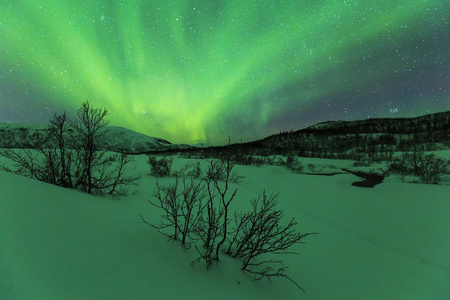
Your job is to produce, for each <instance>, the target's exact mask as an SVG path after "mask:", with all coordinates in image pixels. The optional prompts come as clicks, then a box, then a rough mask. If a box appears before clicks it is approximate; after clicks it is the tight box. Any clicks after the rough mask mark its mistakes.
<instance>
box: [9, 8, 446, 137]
mask: <svg viewBox="0 0 450 300" xmlns="http://www.w3.org/2000/svg"><path fill="white" fill-rule="evenodd" d="M448 4H449V3H448V2H447V3H446V4H445V1H424V0H411V1H405V0H401V1H395V0H380V1H377V2H370V1H369V2H368V1H362V0H353V1H352V0H347V1H345V0H339V1H337V0H328V1H316V0H314V1H313V0H310V1H304V0H293V1H281V0H279V1H275V0H274V1H263V0H261V1H251V0H248V1H243V0H240V1H181V0H178V1H168V0H164V1H143V0H141V1H140V0H127V1H114V0H77V1H72V0H65V1H47V0H46V1H43V0H28V1H26V0H22V1H20V0H14V1H9V0H6V1H5V0H3V1H2V4H0V8H1V9H0V23H1V24H0V36H1V37H0V46H1V51H2V56H1V57H0V67H2V70H3V72H2V77H1V79H2V80H5V78H6V76H8V78H6V79H7V80H9V82H11V84H10V85H6V84H5V85H3V86H2V89H5V87H8V88H9V89H13V90H14V89H16V90H15V91H9V93H10V94H9V95H10V96H11V95H13V96H14V97H16V103H15V110H16V111H21V110H23V111H27V109H28V110H29V109H30V108H29V107H32V108H33V109H35V110H36V108H37V107H39V108H40V109H42V108H43V107H48V106H51V107H52V109H54V110H55V111H57V109H59V110H62V109H69V110H74V109H76V108H78V107H79V106H80V104H81V102H82V101H84V100H90V101H91V102H92V103H93V104H94V105H102V106H105V107H106V108H107V109H108V110H109V112H110V116H109V119H110V120H111V124H112V125H118V126H123V127H127V128H129V129H133V130H136V131H138V132H142V133H145V134H147V135H150V136H158V137H162V138H165V139H167V140H169V141H171V142H175V143H193V142H205V141H206V142H208V143H212V144H214V143H223V142H225V141H227V140H228V136H229V135H231V136H232V137H233V138H235V139H240V138H244V140H249V139H255V138H260V137H263V136H265V135H268V134H271V133H275V132H276V131H279V130H288V129H298V127H299V126H300V125H299V124H300V123H299V122H298V121H296V120H297V119H298V118H299V117H300V113H299V111H302V110H303V111H309V112H311V113H313V112H316V113H318V110H319V109H321V107H322V106H324V105H328V106H330V105H332V106H333V107H341V109H342V106H343V104H342V105H341V104H340V103H341V102H343V101H344V100H343V99H345V101H346V103H347V102H348V101H349V99H353V100H351V101H352V105H353V107H354V110H359V111H360V114H359V115H358V113H357V112H356V111H354V112H353V114H354V116H355V117H358V116H359V117H365V116H368V115H369V114H371V115H370V116H377V115H383V114H386V113H387V112H388V109H389V108H391V112H395V111H394V110H392V107H394V106H395V103H396V102H399V101H400V102H401V101H404V100H402V99H400V98H401V96H399V93H400V92H399V89H401V88H403V87H404V86H405V84H404V83H405V82H408V84H411V82H414V78H413V77H414V76H416V73H415V72H414V71H418V70H421V69H426V66H427V64H429V62H430V60H433V59H434V60H436V56H433V55H431V56H430V57H429V59H423V53H424V52H427V53H429V52H430V51H432V49H431V47H436V45H441V44H439V42H436V40H439V39H441V42H442V43H443V44H444V42H448V35H447V36H446V37H444V39H443V40H442V38H439V37H437V38H434V39H433V41H435V42H434V43H430V42H429V38H430V39H431V37H432V36H433V35H436V34H440V33H441V32H444V31H445V30H447V29H448V28H449V26H448V22H447V21H446V19H447V18H448V15H449V9H448ZM436 28H438V29H436ZM436 32H437V33H436ZM423 40H425V42H423V43H425V44H428V45H421V46H420V47H421V48H420V49H419V50H416V51H414V50H411V51H412V52H411V53H409V54H408V55H407V60H408V61H407V62H406V63H405V55H399V54H398V53H396V52H398V51H399V49H400V51H406V50H407V49H414V47H415V45H416V44H417V43H419V42H422V41H423ZM416 48H417V47H416ZM447 50H448V49H447ZM408 51H409V50H408ZM449 52H450V51H449ZM436 53H437V54H436V55H440V58H439V59H440V61H441V62H442V61H444V62H445V61H446V62H448V58H449V55H448V54H445V51H443V52H442V53H441V52H439V51H436ZM413 61H415V63H413ZM408 64H409V66H408ZM408 68H409V69H413V72H412V73H414V75H407V74H406V73H407V70H405V69H408ZM446 68H447V69H446V70H448V66H447V67H446ZM399 70H400V72H401V73H402V74H403V75H401V74H400V75H398V76H400V77H398V82H397V86H395V84H393V83H392V82H393V81H394V82H395V80H396V79H395V78H396V77H395V74H396V72H398V71H399ZM446 70H444V71H446ZM409 71H410V73H411V70H409ZM444 71H442V70H441V72H444ZM427 74H428V73H427ZM430 74H434V73H432V72H431V73H429V74H428V75H427V76H431V75H430ZM405 76H406V77H405ZM408 76H409V77H408ZM440 76H442V75H440ZM416 80H417V79H416ZM429 81H430V82H431V81H434V82H436V81H437V84H438V85H439V84H441V81H442V82H443V80H439V79H429ZM447 82H448V77H447ZM374 85H375V86H377V85H380V86H382V88H383V92H382V93H380V90H377V92H379V96H378V98H374V97H371V98H370V101H368V100H367V99H366V98H365V95H366V94H365V93H366V91H370V92H372V90H374ZM435 88H436V89H435ZM375 89H376V88H375ZM386 89H392V90H393V91H391V92H386ZM423 89H424V90H426V88H425V87H423ZM432 90H433V91H432V92H430V94H429V95H425V96H424V97H425V98H426V99H422V100H421V101H422V102H420V101H419V100H416V102H414V103H412V104H411V105H410V107H409V108H410V109H411V110H414V112H415V113H416V114H417V113H419V114H420V113H425V112H426V109H427V108H428V107H429V106H428V104H426V103H427V102H426V101H431V100H432V99H433V98H436V97H437V100H436V99H435V100H436V103H437V107H436V109H441V110H442V109H445V106H446V105H447V107H448V104H445V103H449V102H448V101H449V100H450V98H449V96H448V95H449V93H448V89H445V90H444V91H442V90H441V92H440V94H439V92H438V91H436V90H438V87H435V86H433V87H432ZM367 93H369V92H367ZM19 94H20V95H21V96H20V97H22V98H21V99H18V98H17V95H19ZM436 94H438V95H437V96H436ZM0 95H1V96H2V97H3V98H5V97H6V96H5V95H6V92H4V91H3V92H1V94H0ZM336 95H343V96H342V97H341V98H339V99H340V100H339V99H337V100H333V99H335V97H336ZM386 95H389V96H391V99H390V101H391V102H392V103H393V104H392V105H394V106H389V105H387V104H386V100H387V99H383V97H386ZM394 96H395V97H394ZM407 96H411V95H405V96H404V97H405V98H406V97H407ZM11 97H12V96H11ZM392 97H394V98H392ZM427 97H428V98H427ZM430 99H431V100H430ZM19 100H20V101H19ZM377 101H378V102H377ZM377 103H378V104H377ZM346 106H348V105H347V104H346ZM370 106H372V107H375V108H374V110H375V111H370V109H369V108H368V107H370ZM397 106H399V105H398V104H397ZM27 107H28V108H27ZM345 109H350V108H345ZM405 113H406V112H405ZM30 114H31V112H30ZM318 114H320V113H318ZM406 114H407V113H406ZM5 115H6V114H5ZM1 118H3V119H4V118H5V116H3V115H1V113H0V121H2V119H1ZM321 121H323V120H321Z"/></svg>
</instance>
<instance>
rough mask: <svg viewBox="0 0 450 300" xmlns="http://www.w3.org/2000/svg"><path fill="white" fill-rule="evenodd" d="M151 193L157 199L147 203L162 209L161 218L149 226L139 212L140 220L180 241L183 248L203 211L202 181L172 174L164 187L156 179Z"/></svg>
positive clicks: (203, 194) (203, 193)
mask: <svg viewBox="0 0 450 300" xmlns="http://www.w3.org/2000/svg"><path fill="white" fill-rule="evenodd" d="M180 182H181V183H180ZM153 196H154V197H155V198H156V200H157V201H156V202H154V201H151V200H149V203H150V204H151V205H153V206H155V207H157V208H159V209H162V210H163V214H162V215H161V217H162V221H161V222H160V224H158V225H153V224H150V223H149V222H147V221H146V220H145V219H144V217H143V216H142V215H141V218H142V220H143V222H144V223H146V224H147V225H149V226H151V227H153V228H155V229H157V230H158V232H160V233H161V234H163V235H166V236H168V237H169V238H170V239H173V240H175V241H178V240H180V241H181V245H183V246H184V247H190V243H191V241H190V239H191V233H192V232H193V231H194V229H195V228H196V227H197V224H198V222H199V219H200V217H201V214H202V211H203V206H202V202H203V200H204V199H205V197H206V196H207V195H206V190H205V184H204V183H203V182H202V181H198V180H197V181H196V180H194V179H193V178H187V177H176V178H175V183H173V184H169V185H167V186H163V185H161V184H159V182H157V183H156V188H155V191H154V194H153ZM166 229H167V230H166ZM166 231H169V233H167V232H166Z"/></svg>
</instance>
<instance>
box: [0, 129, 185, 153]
mask: <svg viewBox="0 0 450 300" xmlns="http://www.w3.org/2000/svg"><path fill="white" fill-rule="evenodd" d="M47 127H48V126H47V125H46V124H26V123H0V148H27V147H29V145H33V144H37V145H43V146H44V147H45V146H48V145H46V144H45V142H44V140H45V136H46V133H47ZM107 128H108V133H107V135H106V143H105V145H104V149H105V150H109V151H116V152H127V153H142V152H147V151H152V150H166V149H186V148H189V147H190V146H188V145H176V144H171V143H170V142H168V141H166V140H164V139H160V138H155V137H149V136H147V135H145V134H142V133H138V132H135V131H132V130H129V129H126V128H123V127H117V126H108V127H107Z"/></svg>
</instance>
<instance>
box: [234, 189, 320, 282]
mask: <svg viewBox="0 0 450 300" xmlns="http://www.w3.org/2000/svg"><path fill="white" fill-rule="evenodd" d="M277 196H278V194H271V195H270V196H267V195H266V192H265V191H264V192H263V194H262V197H261V196H259V197H258V198H257V199H253V200H252V201H251V204H252V206H253V210H252V211H249V212H246V213H244V214H242V213H240V214H237V213H236V214H235V227H234V230H233V232H232V237H231V239H230V242H229V245H228V250H227V251H226V252H227V253H228V254H230V255H231V256H233V257H240V258H241V259H242V260H243V262H242V270H244V271H247V272H249V273H252V274H254V275H255V279H262V278H267V279H268V280H269V281H270V280H271V279H272V278H273V277H284V278H287V279H289V280H290V281H291V282H293V283H294V284H295V285H297V286H298V287H299V288H300V286H299V285H298V284H297V283H295V282H294V281H293V280H292V279H291V278H290V277H289V276H287V275H286V274H285V273H284V270H285V269H286V267H277V265H279V264H282V263H283V260H277V261H275V260H263V261H259V262H258V261H257V259H258V258H259V257H260V256H263V255H265V254H297V253H296V252H292V251H290V250H289V249H290V247H291V246H293V245H294V244H297V243H303V242H302V239H303V238H304V237H306V236H308V235H310V234H314V233H305V234H301V233H299V232H297V231H296V230H295V228H294V227H295V225H297V223H296V222H294V219H292V220H291V221H290V222H289V223H287V224H286V225H282V218H283V211H282V210H277V209H276V208H275V207H276V204H277V201H276V198H277Z"/></svg>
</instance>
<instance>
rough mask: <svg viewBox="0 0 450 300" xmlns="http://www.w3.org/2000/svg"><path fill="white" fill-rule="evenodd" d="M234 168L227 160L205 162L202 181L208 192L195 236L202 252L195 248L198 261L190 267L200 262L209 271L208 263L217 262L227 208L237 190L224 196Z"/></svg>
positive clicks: (226, 220)
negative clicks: (199, 239) (196, 235)
mask: <svg viewBox="0 0 450 300" xmlns="http://www.w3.org/2000/svg"><path fill="white" fill-rule="evenodd" d="M234 166H235V163H234V162H233V160H232V159H231V157H228V158H227V159H225V160H210V161H209V166H208V170H207V171H206V176H205V178H204V181H205V182H206V189H207V192H208V200H207V203H206V205H205V210H206V216H203V215H202V217H201V218H200V222H199V226H198V229H197V234H198V235H199V236H200V238H201V240H202V241H203V251H200V250H199V249H198V248H197V247H196V249H197V251H198V253H199V254H200V257H199V258H197V259H196V260H194V261H193V262H192V264H195V263H198V262H200V259H203V260H205V261H206V263H207V266H208V267H209V266H210V265H211V264H212V262H214V261H218V260H219V251H220V249H221V247H222V246H223V244H224V242H225V241H226V240H227V231H228V230H227V226H228V223H229V219H228V207H229V205H230V203H231V201H232V200H233V199H234V197H235V195H236V192H237V189H235V190H234V192H233V193H232V194H231V195H230V196H228V192H229V189H230V181H231V178H232V176H233V172H232V171H233V167H234ZM216 198H218V199H216ZM219 239H220V240H219Z"/></svg>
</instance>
